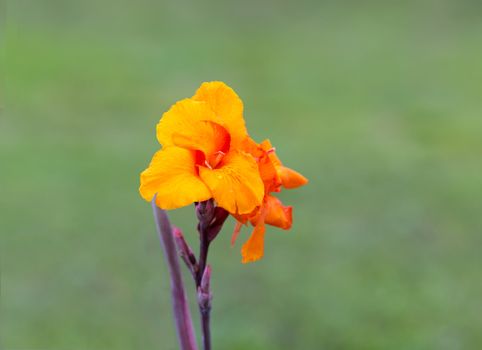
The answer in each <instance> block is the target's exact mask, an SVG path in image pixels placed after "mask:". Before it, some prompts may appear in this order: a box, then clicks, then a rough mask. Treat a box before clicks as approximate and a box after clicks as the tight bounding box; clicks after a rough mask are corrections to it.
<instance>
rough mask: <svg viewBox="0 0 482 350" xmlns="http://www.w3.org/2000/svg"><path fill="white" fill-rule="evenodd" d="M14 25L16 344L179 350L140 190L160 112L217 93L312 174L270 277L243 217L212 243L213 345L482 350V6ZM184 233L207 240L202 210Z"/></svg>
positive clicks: (9, 144)
mask: <svg viewBox="0 0 482 350" xmlns="http://www.w3.org/2000/svg"><path fill="white" fill-rule="evenodd" d="M5 9H6V10H7V12H6V13H5ZM2 12H3V13H2V16H1V17H2V21H3V24H4V25H3V26H2V28H3V35H2V40H4V39H5V41H6V46H5V47H6V49H7V50H6V51H7V55H6V57H4V59H3V61H4V63H5V65H4V68H3V69H2V71H3V73H5V75H6V79H4V83H3V84H2V85H3V87H2V91H3V92H4V94H3V95H4V96H3V98H2V100H3V101H4V103H2V104H4V105H5V110H2V119H1V124H0V145H1V148H0V152H1V171H0V183H1V185H0V186H1V189H2V191H1V196H0V206H1V208H2V209H1V223H0V225H1V231H2V232H1V233H2V237H1V259H2V293H1V294H2V305H1V317H2V338H3V346H4V348H5V349H62V350H71V349H72V350H77V349H79V350H80V349H126V350H127V349H175V348H176V347H177V345H176V339H175V335H174V328H173V325H172V321H171V307H170V303H169V294H168V291H169V287H168V277H167V275H166V273H167V271H166V266H165V264H164V261H163V258H162V255H161V252H160V248H159V244H158V239H157V236H156V232H155V229H154V223H153V218H152V211H151V208H150V206H149V204H148V203H146V202H144V201H143V200H141V198H140V197H139V195H138V192H137V189H138V176H139V173H140V171H142V170H143V169H144V168H145V167H146V166H147V164H148V162H149V160H150V158H151V156H152V154H153V153H154V152H155V151H156V149H157V148H158V147H159V146H158V144H157V142H156V139H155V125H156V123H157V122H158V120H159V117H160V116H161V114H162V112H164V111H166V110H167V109H168V108H169V106H170V105H171V104H173V103H174V102H175V101H176V100H178V99H181V98H184V97H189V96H191V95H192V94H193V93H194V91H195V90H196V88H197V87H198V86H199V85H200V83H201V82H203V81H210V80H222V81H225V82H226V83H228V84H229V85H231V86H232V87H233V88H234V89H235V90H236V91H237V93H238V94H239V95H240V96H241V97H242V99H243V101H244V104H245V118H246V120H247V125H248V128H249V131H250V133H251V135H252V136H253V137H254V138H255V139H257V140H258V141H261V140H262V139H264V138H270V139H271V141H272V142H273V144H274V145H275V146H276V147H277V150H278V154H279V155H280V157H281V158H282V160H283V161H284V162H285V164H286V165H288V166H290V167H293V168H295V169H297V170H299V171H300V172H302V173H303V174H305V175H306V176H307V177H308V178H309V179H310V180H311V182H310V184H309V185H308V186H307V187H305V188H302V189H299V190H296V191H291V192H290V191H286V192H284V193H283V194H282V195H281V197H282V199H283V201H284V202H285V203H288V204H292V205H294V207H295V213H294V214H295V223H294V227H293V229H292V230H291V231H290V232H285V231H281V230H278V229H270V230H269V231H268V233H267V242H266V255H265V258H264V259H263V260H262V261H260V262H257V263H255V264H250V265H242V264H241V263H240V252H239V250H240V245H241V242H242V241H243V240H245V239H246V238H247V233H248V230H245V232H244V235H243V236H241V239H240V240H239V241H238V244H237V245H236V247H235V248H231V247H230V245H229V240H230V234H231V230H232V227H233V225H234V223H233V221H232V220H231V221H229V222H228V224H227V225H226V227H225V228H224V231H223V233H222V234H221V236H220V237H219V238H218V239H217V240H216V242H215V243H214V245H213V247H212V249H211V255H210V262H211V263H212V266H213V274H214V275H213V279H214V280H213V289H214V310H213V317H212V328H213V343H214V345H215V349H231V350H237V349H239V350H241V349H250V350H257V349H268V350H270V349H411V350H416V349H450V350H453V349H480V348H482V332H481V328H482V272H481V268H482V249H481V248H482V5H481V2H480V1H475V0H474V1H464V0H459V1H448V0H432V1H430V0H421V1H403V2H402V1H384V2H382V1H380V2H378V1H367V2H362V1H337V2H335V1H333V2H325V1H254V0H246V1H188V0H180V1H149V0H140V1H123V0H121V1H94V0H84V1H10V2H9V3H8V6H7V7H5V6H4V7H3V8H2ZM171 217H172V221H173V222H174V223H175V224H176V225H178V226H180V227H181V228H182V229H183V230H184V233H185V235H186V236H187V237H188V238H189V240H190V242H191V243H192V245H196V243H197V242H196V233H195V229H194V228H195V222H194V214H193V208H192V207H188V208H184V209H181V210H177V211H175V212H172V216H171ZM186 277H188V276H187V275H186ZM186 281H187V284H188V288H189V290H190V291H191V294H190V297H191V301H193V300H194V298H193V293H192V284H191V281H190V280H189V279H188V278H186ZM193 313H194V315H195V316H197V313H196V310H195V309H193ZM196 322H197V317H196ZM196 326H198V323H196Z"/></svg>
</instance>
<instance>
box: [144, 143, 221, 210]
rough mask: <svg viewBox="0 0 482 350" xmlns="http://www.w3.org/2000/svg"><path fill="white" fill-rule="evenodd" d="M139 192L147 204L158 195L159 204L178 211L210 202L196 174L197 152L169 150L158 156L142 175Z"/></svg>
mask: <svg viewBox="0 0 482 350" xmlns="http://www.w3.org/2000/svg"><path fill="white" fill-rule="evenodd" d="M139 192H140V194H141V196H142V198H144V199H145V200H146V201H151V200H152V198H153V197H154V195H155V194H156V193H157V197H156V204H157V205H158V206H159V207H160V208H162V209H175V208H179V207H183V206H186V205H188V204H191V203H193V202H200V201H205V200H208V199H209V198H211V197H212V196H211V192H210V191H209V189H208V188H207V186H206V185H205V184H204V183H203V182H202V181H201V179H200V178H199V177H198V176H197V174H196V166H195V158H194V152H192V151H189V150H185V149H183V148H179V147H167V148H163V149H162V150H160V151H158V152H156V153H155V154H154V157H152V161H151V163H150V164H149V167H148V168H147V169H146V170H144V171H143V172H142V173H141V185H140V188H139Z"/></svg>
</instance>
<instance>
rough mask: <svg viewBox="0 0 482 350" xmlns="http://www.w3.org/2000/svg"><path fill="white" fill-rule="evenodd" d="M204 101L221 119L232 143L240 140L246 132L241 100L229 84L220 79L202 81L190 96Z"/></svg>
mask: <svg viewBox="0 0 482 350" xmlns="http://www.w3.org/2000/svg"><path fill="white" fill-rule="evenodd" d="M192 98H193V99H194V100H196V101H204V102H206V104H207V105H208V106H209V107H210V108H211V110H212V111H213V112H214V114H215V115H216V116H217V117H219V118H221V119H222V122H221V123H220V124H221V125H222V126H224V127H225V128H226V129H227V130H228V132H229V134H230V135H231V140H232V142H233V144H234V145H236V146H237V145H238V144H239V143H240V142H242V141H243V140H244V139H245V138H246V136H247V135H248V132H247V130H246V126H245V123H244V119H243V102H242V101H241V99H240V98H239V96H238V95H237V94H236V93H235V92H234V90H233V89H231V88H230V87H229V86H227V85H226V84H224V83H223V82H220V81H212V82H208V83H203V84H202V85H201V87H200V88H199V89H198V90H197V91H196V94H195V95H194V96H193V97H192Z"/></svg>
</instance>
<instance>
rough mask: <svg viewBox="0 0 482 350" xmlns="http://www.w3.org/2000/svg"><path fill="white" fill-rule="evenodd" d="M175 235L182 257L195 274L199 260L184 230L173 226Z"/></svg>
mask: <svg viewBox="0 0 482 350" xmlns="http://www.w3.org/2000/svg"><path fill="white" fill-rule="evenodd" d="M173 235H174V240H175V242H176V246H177V249H178V250H179V254H180V255H181V259H182V260H183V261H184V262H185V263H186V265H187V267H188V268H189V271H191V273H192V274H193V276H195V274H196V272H197V261H196V256H195V255H194V252H193V251H192V249H191V247H189V245H188V244H187V242H186V240H185V239H184V236H183V234H182V231H181V230H180V229H179V228H177V227H174V228H173Z"/></svg>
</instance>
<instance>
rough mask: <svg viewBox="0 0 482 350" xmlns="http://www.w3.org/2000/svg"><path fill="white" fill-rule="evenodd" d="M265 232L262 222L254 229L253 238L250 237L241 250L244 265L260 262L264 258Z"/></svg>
mask: <svg viewBox="0 0 482 350" xmlns="http://www.w3.org/2000/svg"><path fill="white" fill-rule="evenodd" d="M265 231H266V229H265V226H264V222H263V221H262V220H261V221H260V223H259V224H258V225H256V226H255V227H254V230H253V233H252V234H251V237H249V239H248V240H247V241H246V243H244V245H243V247H242V248H241V256H242V260H241V261H242V263H243V264H246V263H249V262H253V261H256V260H259V259H261V258H262V257H263V254H264V233H265Z"/></svg>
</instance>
